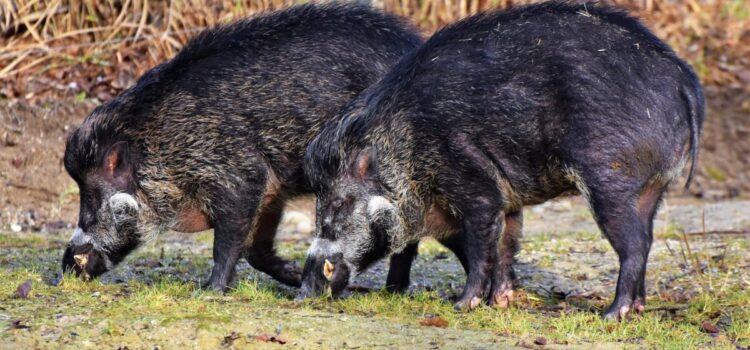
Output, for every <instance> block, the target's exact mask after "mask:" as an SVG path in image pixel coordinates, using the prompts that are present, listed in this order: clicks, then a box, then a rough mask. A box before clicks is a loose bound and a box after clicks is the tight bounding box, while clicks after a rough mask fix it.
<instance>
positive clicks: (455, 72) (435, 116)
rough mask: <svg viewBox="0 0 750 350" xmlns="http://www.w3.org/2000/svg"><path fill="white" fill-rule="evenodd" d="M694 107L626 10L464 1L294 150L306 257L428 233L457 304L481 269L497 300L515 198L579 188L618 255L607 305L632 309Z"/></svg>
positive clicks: (682, 70)
mask: <svg viewBox="0 0 750 350" xmlns="http://www.w3.org/2000/svg"><path fill="white" fill-rule="evenodd" d="M703 119H704V102H703V95H702V91H701V86H700V82H699V81H698V79H697V77H696V75H695V74H694V72H693V71H692V69H691V67H690V66H689V65H687V64H686V63H685V62H684V61H682V60H681V59H680V58H679V57H677V55H676V54H675V53H674V52H673V51H672V50H671V49H670V48H669V47H668V46H667V45H666V44H664V43H663V42H662V41H660V40H659V39H658V38H657V37H656V36H654V35H653V34H651V32H649V31H648V30H647V29H646V28H645V27H644V26H643V25H641V24H640V22H639V21H638V20H636V19H635V18H632V17H630V16H628V15H627V14H626V13H625V12H623V11H621V10H617V9H612V8H608V7H604V6H595V5H589V4H570V3H567V2H548V3H542V4H536V5H530V6H523V7H518V8H514V9H511V10H508V11H499V12H487V13H483V14H479V15H476V16H472V17H469V18H467V19H465V20H462V21H459V22H457V23H455V24H453V25H450V26H447V27H446V28H444V29H443V30H441V31H439V32H437V33H436V34H435V35H433V36H432V37H431V38H430V39H429V40H428V41H427V42H426V43H425V44H424V45H422V46H421V47H420V48H419V49H418V50H415V51H412V52H411V53H409V54H407V55H405V56H404V57H403V58H402V59H401V60H400V61H399V63H398V64H397V65H396V66H395V67H394V68H393V69H391V71H390V72H389V73H388V74H387V75H386V76H385V77H384V78H383V79H382V80H381V81H380V82H378V83H377V84H375V85H374V86H371V87H369V88H368V89H367V90H365V91H364V92H363V93H361V94H360V95H359V96H358V97H357V99H355V100H354V101H353V102H351V103H350V104H349V105H348V107H347V108H346V109H345V110H344V111H343V113H342V117H341V118H340V119H338V120H336V121H334V122H332V123H330V125H327V126H326V127H324V129H323V130H322V131H321V133H320V134H319V135H318V137H317V138H316V139H315V140H314V141H313V142H312V143H311V144H310V146H309V147H308V149H307V150H306V151H305V157H306V158H305V172H306V176H307V178H308V181H309V182H310V185H311V187H312V188H314V189H315V190H316V191H317V195H318V208H317V215H318V223H319V227H318V228H317V229H318V231H319V232H318V234H317V237H320V238H321V240H320V242H319V244H318V245H316V247H317V248H316V249H315V250H314V251H313V250H311V253H310V254H309V255H310V259H311V260H312V261H323V260H324V259H325V258H326V257H325V254H330V252H332V251H336V250H339V251H340V252H339V253H341V254H343V256H345V257H347V259H348V260H346V261H345V263H346V264H347V266H349V267H350V270H351V271H361V270H363V269H365V268H366V267H367V266H368V265H369V264H371V263H373V262H374V261H375V260H376V259H377V258H379V257H383V256H385V255H388V254H394V253H396V254H413V252H415V251H416V249H415V248H414V247H413V246H409V247H407V245H409V244H415V242H417V241H418V239H419V238H420V237H422V236H424V235H433V236H435V237H437V238H438V239H441V240H442V241H443V242H448V245H449V247H451V250H453V251H454V252H456V254H457V255H458V257H459V260H460V261H461V262H462V264H463V266H464V267H465V269H466V271H467V274H468V278H467V283H466V288H465V289H464V292H463V294H462V296H461V297H460V298H459V300H458V302H457V303H456V306H457V307H459V308H472V307H475V306H476V305H477V304H478V302H479V301H481V300H482V299H483V298H484V297H486V295H484V291H485V287H486V286H487V285H490V286H491V287H490V288H489V289H490V295H489V298H488V299H489V301H490V303H491V304H495V305H506V306H507V304H508V302H509V299H510V298H511V297H512V280H513V269H512V265H513V255H514V253H515V252H516V251H517V250H518V238H519V236H520V234H521V227H522V208H523V206H525V205H532V204H538V203H542V202H544V201H547V200H550V199H553V198H555V197H558V196H562V195H566V194H571V193H576V192H578V193H581V194H583V195H584V196H585V198H586V200H587V201H588V203H589V205H590V207H591V210H592V214H593V216H594V218H595V219H596V221H597V223H598V224H599V227H600V228H601V230H602V232H603V233H604V235H605V237H606V238H607V239H608V240H609V241H610V243H611V244H612V246H613V248H614V250H615V251H616V252H617V254H618V255H619V257H620V277H619V280H618V284H617V289H616V296H615V301H614V302H613V303H612V305H611V306H610V307H609V309H607V310H606V311H605V313H604V315H605V317H607V318H620V317H623V316H624V315H626V314H627V313H628V312H630V311H632V310H637V311H642V310H643V308H644V303H645V271H646V261H647V259H648V253H649V250H650V247H651V243H652V239H653V218H654V215H655V213H656V210H657V208H658V205H659V202H660V199H661V197H662V195H663V193H664V192H665V191H666V189H667V187H668V185H669V184H670V183H671V182H672V181H673V180H674V179H675V178H676V177H677V176H678V175H679V174H680V172H681V171H682V170H683V168H684V165H685V164H686V162H687V161H688V160H690V159H692V164H691V167H690V172H689V175H688V180H687V184H689V183H690V180H691V179H692V176H693V174H694V172H695V164H696V159H697V154H698V148H699V140H700V133H701V127H702V124H703ZM340 203H344V204H340ZM362 208H366V209H367V210H364V209H362ZM384 218H387V220H384ZM376 228H377V229H376ZM501 229H502V230H503V231H502V241H501V242H500V243H499V246H498V241H499V238H500V237H499V234H500V231H501ZM384 237H385V238H388V239H387V242H388V245H389V246H388V247H385V248H383V247H382V246H383V245H382V244H378V242H382V241H384ZM409 252H412V253H409ZM412 258H413V257H411V258H410V257H408V256H398V257H397V259H393V260H392V261H402V262H403V264H405V266H407V268H408V265H409V264H410V263H411V261H412V260H413V259H412ZM395 276H396V277H394V278H395V279H396V280H393V281H389V283H390V284H391V285H395V286H398V287H399V288H403V286H408V273H399V274H396V275H395ZM313 279H314V276H312V277H308V276H305V277H304V280H305V281H308V280H309V281H311V282H309V283H308V284H309V285H310V286H316V285H319V284H317V283H316V282H315V281H314V280H313ZM389 280H390V278H389ZM308 284H305V286H307V285H308ZM305 286H303V288H304V289H303V290H306V291H307V293H308V294H310V293H312V292H310V290H312V288H313V287H305Z"/></svg>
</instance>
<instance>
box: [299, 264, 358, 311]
mask: <svg viewBox="0 0 750 350" xmlns="http://www.w3.org/2000/svg"><path fill="white" fill-rule="evenodd" d="M302 276H303V279H302V288H301V289H300V292H299V294H298V295H297V298H296V299H297V300H302V299H305V298H310V297H316V296H320V295H321V294H323V293H326V292H328V291H329V290H330V294H331V296H333V297H339V296H341V295H342V293H343V292H344V291H345V289H346V287H347V286H348V285H349V277H350V276H351V270H350V269H349V266H347V264H346V262H344V256H343V254H341V253H336V254H333V255H331V256H314V255H310V256H308V258H307V261H305V267H304V270H303V272H302Z"/></svg>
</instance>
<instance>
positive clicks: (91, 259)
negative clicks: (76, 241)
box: [62, 243, 107, 281]
mask: <svg viewBox="0 0 750 350" xmlns="http://www.w3.org/2000/svg"><path fill="white" fill-rule="evenodd" d="M62 269H63V272H73V273H75V275H76V276H77V277H81V278H82V279H83V280H86V281H88V280H90V279H92V278H96V277H98V276H100V275H101V274H103V273H105V272H107V263H106V259H105V257H104V255H103V254H102V253H101V252H99V251H97V250H96V249H94V246H93V244H91V243H85V244H82V245H73V244H71V245H69V246H68V247H67V248H66V249H65V253H64V254H63V260H62Z"/></svg>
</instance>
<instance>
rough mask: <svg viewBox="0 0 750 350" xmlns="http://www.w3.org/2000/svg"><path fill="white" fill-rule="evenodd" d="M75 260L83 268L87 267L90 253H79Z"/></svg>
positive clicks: (74, 257)
mask: <svg viewBox="0 0 750 350" xmlns="http://www.w3.org/2000/svg"><path fill="white" fill-rule="evenodd" d="M73 260H75V261H76V264H77V265H78V266H79V267H80V268H81V269H83V268H85V267H86V263H88V262H89V255H88V254H77V255H74V256H73Z"/></svg>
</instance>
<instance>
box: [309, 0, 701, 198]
mask: <svg viewBox="0 0 750 350" xmlns="http://www.w3.org/2000/svg"><path fill="white" fill-rule="evenodd" d="M542 15H548V16H550V15H551V16H563V15H581V16H595V17H597V18H599V19H601V20H602V21H603V22H607V23H611V24H613V25H616V26H619V27H622V28H623V29H624V30H627V31H628V32H629V33H630V34H632V35H634V36H636V37H640V38H641V39H642V44H643V45H644V46H643V48H644V49H647V48H648V47H649V46H650V48H652V49H653V50H655V51H656V52H660V53H662V54H664V55H665V56H667V57H670V58H671V59H673V60H674V61H675V62H676V64H677V65H679V66H680V67H681V68H682V69H684V71H685V73H686V74H687V75H688V76H690V77H691V78H692V79H693V80H694V84H693V86H692V87H693V91H697V94H695V95H694V97H693V95H692V94H691V95H688V96H685V98H686V99H688V101H689V105H690V106H691V111H690V115H691V120H690V124H691V128H692V129H691V135H692V136H691V143H690V154H691V158H692V162H691V166H690V171H689V173H688V178H687V181H686V183H685V187H686V188H687V187H688V186H689V185H690V182H691V180H692V178H693V174H694V173H695V163H696V161H697V157H698V149H699V148H700V147H699V139H700V132H701V128H702V125H703V119H704V113H705V112H704V110H705V107H704V101H703V95H702V92H701V86H700V83H699V80H698V78H697V76H696V75H695V73H694V72H693V70H692V68H691V67H690V66H689V65H688V64H687V63H685V62H684V61H682V60H681V59H680V58H679V57H677V55H676V54H675V53H674V51H673V50H672V49H671V48H669V46H667V45H666V44H665V43H664V42H662V41H661V40H659V39H658V38H657V37H656V36H655V35H653V34H652V33H651V32H650V31H649V30H648V29H647V28H646V27H645V26H644V25H643V24H642V23H641V22H640V21H639V20H638V19H637V18H635V17H632V16H630V15H629V14H628V13H627V12H626V11H625V10H622V9H619V8H615V7H606V6H599V5H596V4H595V2H594V3H593V4H592V3H588V4H586V3H583V4H573V3H571V2H568V1H549V2H542V3H537V4H531V5H526V6H519V7H514V8H510V9H507V10H504V11H488V12H484V13H480V14H477V15H475V16H471V17H468V18H465V19H463V20H461V21H459V22H456V23H453V24H450V25H448V26H446V27H444V28H442V29H441V30H439V31H438V32H436V33H435V34H434V35H433V36H432V37H430V38H429V39H428V40H427V41H426V42H425V43H424V44H423V45H422V46H421V47H420V49H419V50H415V51H412V52H410V53H409V54H407V55H405V56H404V57H403V58H402V59H401V60H400V62H399V63H398V64H397V65H396V66H395V67H394V68H393V69H392V70H391V71H390V72H389V73H388V74H387V75H386V76H385V77H384V78H383V80H382V82H381V83H380V84H378V85H377V86H374V87H371V88H369V89H367V90H366V91H365V93H363V94H361V95H360V96H359V97H358V99H357V100H355V101H353V102H352V103H350V105H349V106H348V107H347V109H345V112H344V113H343V115H344V117H343V118H342V119H340V120H337V121H335V122H333V123H336V127H333V126H329V127H327V128H324V129H323V130H322V134H321V136H320V137H318V138H316V139H315V140H313V142H312V143H311V146H310V147H308V149H307V150H306V157H307V159H308V160H307V161H306V162H305V165H306V167H307V168H306V169H305V175H306V176H307V178H308V181H309V182H310V183H311V186H312V187H320V186H324V185H325V181H324V180H323V179H324V178H325V177H327V176H334V175H335V174H336V173H337V172H339V171H340V170H341V168H342V166H343V164H341V159H340V155H341V154H340V151H339V147H346V146H344V144H346V143H351V147H356V146H357V145H361V142H363V140H364V139H365V137H364V136H365V135H366V133H367V131H368V129H369V128H370V126H371V125H372V124H373V123H377V121H376V120H375V119H377V118H382V117H385V116H386V115H388V113H384V109H386V108H388V107H391V104H390V103H389V102H388V100H387V99H388V98H389V97H391V96H392V95H394V94H397V92H398V91H399V90H400V89H401V88H402V87H403V85H405V84H407V83H408V82H409V81H410V80H411V79H412V77H413V76H414V74H416V73H417V71H418V69H419V66H420V64H421V63H422V62H425V61H426V60H429V59H430V57H428V56H429V55H430V53H431V52H432V51H433V50H434V49H436V48H438V47H440V46H442V45H446V44H450V42H451V41H455V40H462V39H465V37H464V36H465V35H466V33H467V32H470V31H474V32H477V33H482V31H484V30H488V29H490V28H491V27H492V26H493V25H495V24H499V23H510V22H514V21H519V20H523V19H527V18H531V17H536V16H542ZM581 34H582V35H584V34H585V33H581ZM383 99H386V101H385V102H382V101H383Z"/></svg>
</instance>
